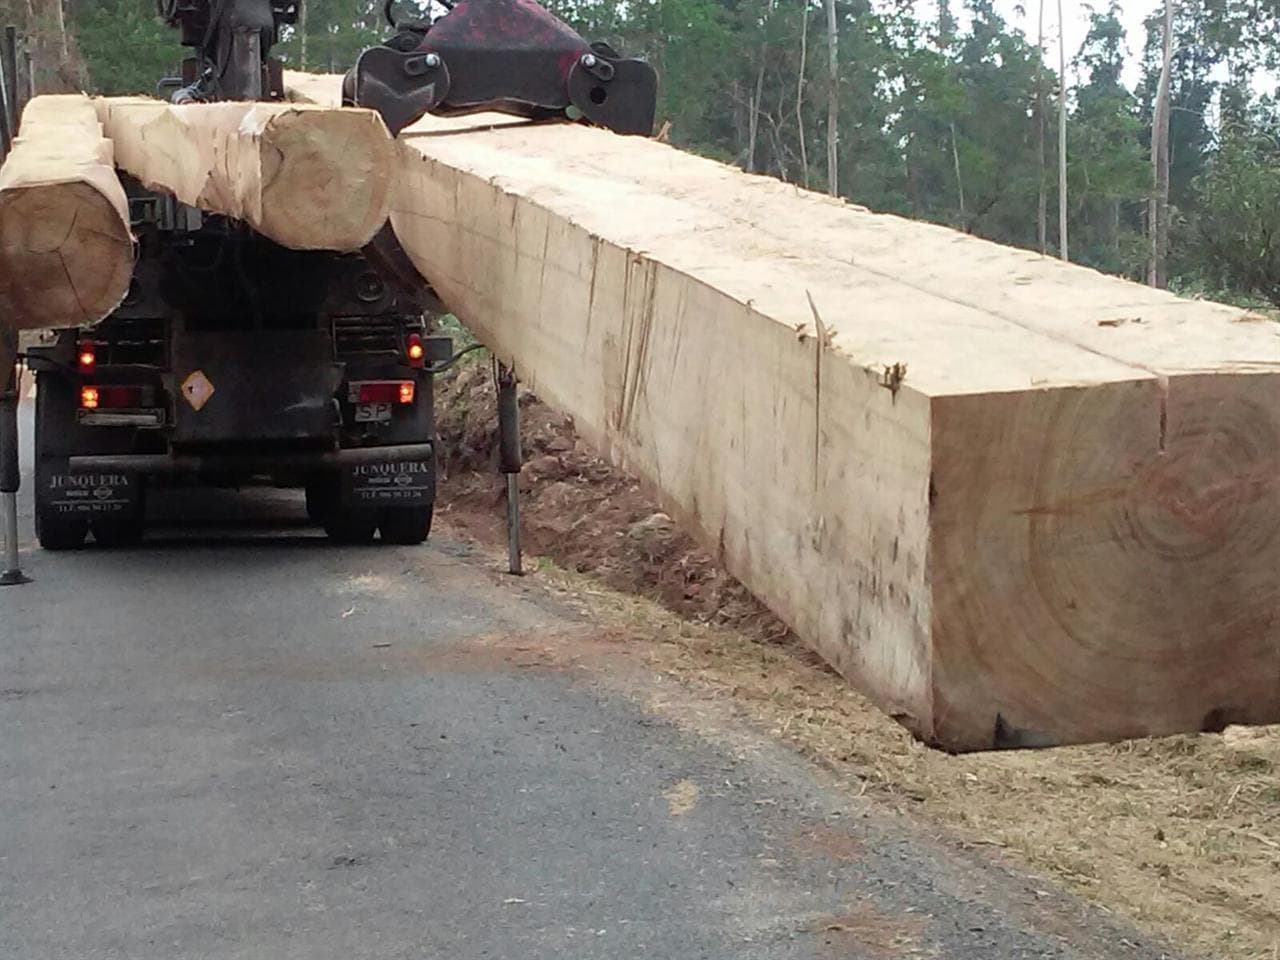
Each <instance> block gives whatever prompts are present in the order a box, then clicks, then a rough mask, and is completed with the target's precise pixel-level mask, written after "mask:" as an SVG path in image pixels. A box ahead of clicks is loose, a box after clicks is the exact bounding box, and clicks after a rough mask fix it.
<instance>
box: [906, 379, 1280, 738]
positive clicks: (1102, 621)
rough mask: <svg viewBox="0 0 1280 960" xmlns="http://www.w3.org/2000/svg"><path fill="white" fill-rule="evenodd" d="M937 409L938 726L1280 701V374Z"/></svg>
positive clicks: (1237, 712) (1118, 716) (1150, 730)
mask: <svg viewBox="0 0 1280 960" xmlns="http://www.w3.org/2000/svg"><path fill="white" fill-rule="evenodd" d="M935 417H936V419H935V431H936V435H937V444H936V447H935V466H934V477H935V485H936V490H937V495H936V503H935V512H934V516H933V529H932V534H931V541H932V544H933V556H934V558H935V560H936V563H935V565H934V567H933V577H932V582H933V592H934V620H933V669H934V687H933V694H934V703H935V718H936V729H935V731H934V733H935V739H936V740H937V742H939V743H940V744H941V745H943V746H946V747H947V748H949V749H954V750H969V749H986V748H991V747H1026V746H1048V745H1052V744H1057V743H1070V742H1084V741H1107V740H1116V739H1121V738H1127V737H1135V736H1148V735H1162V734H1169V733H1175V732H1192V731H1198V730H1205V729H1213V728H1221V726H1223V725H1225V724H1226V723H1267V722H1275V721H1276V720H1280V611H1277V609H1276V602H1275V599H1276V586H1275V576H1276V575H1275V571H1276V570H1277V569H1278V568H1280V510H1277V509H1276V507H1277V499H1278V494H1280V376H1278V375H1275V374H1255V375H1241V376H1234V375H1229V374H1219V375H1197V376H1185V377H1178V378H1174V379H1172V380H1170V381H1168V382H1167V383H1161V382H1159V381H1157V380H1156V379H1151V380H1145V381H1137V382H1134V383H1129V384H1107V385H1101V386H1094V387H1088V388H1085V387H1082V388H1079V389H1075V390H1065V391H1046V392H1043V393H1042V394H1040V395H1038V396H1037V395H1033V394H1027V395H1013V396H1007V397H1005V398H1002V400H1001V401H1000V402H996V401H995V400H994V399H991V398H972V400H971V401H970V402H964V401H961V400H960V399H958V398H956V399H952V400H949V401H942V402H939V404H938V405H937V406H936V408H935ZM965 438H967V439H965ZM975 441H976V442H975Z"/></svg>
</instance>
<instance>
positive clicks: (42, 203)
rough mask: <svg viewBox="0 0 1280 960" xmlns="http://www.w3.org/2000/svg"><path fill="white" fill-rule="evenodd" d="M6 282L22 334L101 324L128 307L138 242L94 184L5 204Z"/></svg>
mask: <svg viewBox="0 0 1280 960" xmlns="http://www.w3.org/2000/svg"><path fill="white" fill-rule="evenodd" d="M0 277H2V278H3V296H4V300H5V305H6V312H7V313H8V315H9V317H10V318H12V322H13V323H14V325H15V326H16V327H17V328H18V329H39V328H57V327H67V326H78V325H82V324H90V323H96V322H97V321H99V320H101V319H102V318H103V317H105V316H106V315H107V314H109V313H110V312H111V311H112V310H114V309H115V308H116V307H117V306H119V305H120V303H121V301H123V300H124V298H125V295H126V294H127V293H128V290H129V284H130V282H131V280H132V277H133V238H132V236H131V235H130V233H129V230H128V227H127V224H126V223H125V222H124V221H122V219H121V217H120V214H119V212H118V210H117V207H116V204H115V203H114V201H113V200H112V199H110V198H108V197H106V196H104V195H103V194H102V193H101V192H100V191H98V190H97V189H96V188H95V187H93V186H92V185H90V184H87V183H67V184H49V185H44V186H32V187H25V188H22V189H18V190H12V191H8V192H6V193H5V194H4V195H3V196H2V197H0Z"/></svg>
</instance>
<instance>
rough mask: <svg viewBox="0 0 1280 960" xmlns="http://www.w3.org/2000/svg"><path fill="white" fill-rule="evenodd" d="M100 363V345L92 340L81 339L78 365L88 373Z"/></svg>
mask: <svg viewBox="0 0 1280 960" xmlns="http://www.w3.org/2000/svg"><path fill="white" fill-rule="evenodd" d="M97 363H98V345H97V344H96V343H94V342H93V341H92V340H81V341H80V344H79V346H78V347H77V348H76V366H78V367H79V368H80V372H81V373H88V372H90V371H91V370H93V368H94V366H96V365H97Z"/></svg>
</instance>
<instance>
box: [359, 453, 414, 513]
mask: <svg viewBox="0 0 1280 960" xmlns="http://www.w3.org/2000/svg"><path fill="white" fill-rule="evenodd" d="M342 499H343V502H344V503H346V504H347V505H348V506H351V507H357V508H359V507H368V508H377V507H426V506H430V505H431V504H432V503H434V502H435V499H436V467H435V463H434V462H433V461H432V460H403V461H399V462H396V463H359V464H355V465H353V466H349V467H345V468H343V471H342Z"/></svg>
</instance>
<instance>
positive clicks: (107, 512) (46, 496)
mask: <svg viewBox="0 0 1280 960" xmlns="http://www.w3.org/2000/svg"><path fill="white" fill-rule="evenodd" d="M36 497H37V500H38V503H39V506H40V509H41V512H42V513H43V514H44V515H45V516H47V517H50V518H63V519H67V520H102V519H108V518H113V517H114V518H119V519H126V518H128V517H132V516H134V515H136V514H137V512H138V510H139V507H140V506H141V503H142V480H141V478H139V476H138V475H137V474H136V473H125V472H115V471H99V472H88V473H78V472H70V471H49V472H45V471H41V473H40V476H39V479H38V482H37V488H36Z"/></svg>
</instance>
